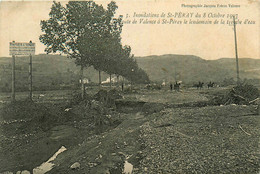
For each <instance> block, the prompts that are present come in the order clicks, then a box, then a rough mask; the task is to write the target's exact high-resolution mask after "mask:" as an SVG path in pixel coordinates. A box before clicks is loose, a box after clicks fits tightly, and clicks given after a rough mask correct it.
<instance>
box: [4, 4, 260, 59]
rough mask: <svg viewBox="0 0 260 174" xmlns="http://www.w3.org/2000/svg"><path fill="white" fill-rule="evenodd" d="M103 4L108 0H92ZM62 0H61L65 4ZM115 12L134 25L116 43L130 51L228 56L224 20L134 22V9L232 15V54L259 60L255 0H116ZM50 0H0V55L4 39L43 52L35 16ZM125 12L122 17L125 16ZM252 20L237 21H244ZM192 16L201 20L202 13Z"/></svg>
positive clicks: (40, 16)
mask: <svg viewBox="0 0 260 174" xmlns="http://www.w3.org/2000/svg"><path fill="white" fill-rule="evenodd" d="M95 2H97V3H99V4H102V5H103V6H104V7H106V4H107V3H109V2H110V1H108V0H104V1H100V0H99V1H95ZM66 3H67V2H66V1H62V4H66ZM116 3H117V5H118V10H117V14H116V15H117V16H118V15H123V18H124V21H126V20H127V19H129V20H130V21H132V20H134V19H136V20H137V24H124V26H123V32H122V43H123V44H124V45H130V46H131V48H132V53H133V54H134V55H135V56H148V55H163V54H182V55H196V56H199V57H201V58H203V59H209V60H213V59H218V58H223V57H229V58H234V57H235V49H234V30H233V28H234V27H233V25H228V24H162V19H167V20H170V19H172V20H181V21H182V22H183V20H184V18H178V17H176V16H174V17H170V18H165V17H164V18H163V17H159V18H149V17H148V18H144V19H148V20H156V21H157V20H158V19H160V22H161V23H160V24H140V19H141V18H140V17H135V18H134V17H133V15H134V13H136V14H144V13H146V14H149V13H153V14H159V15H161V14H162V13H165V14H166V16H167V14H169V13H170V14H175V13H176V12H178V13H179V12H181V13H184V14H186V13H193V16H192V18H189V17H187V18H185V19H186V20H188V21H189V20H197V18H195V17H194V16H195V14H196V13H199V14H203V13H206V14H207V15H209V13H211V14H212V15H214V14H215V15H218V14H225V17H224V18H217V17H216V18H212V17H209V16H207V17H206V18H205V19H204V20H215V19H217V20H220V19H223V20H224V21H225V22H226V21H227V20H231V19H229V18H227V15H228V14H238V19H239V20H240V21H242V24H240V25H237V26H236V29H237V30H236V31H237V43H238V56H239V57H243V58H254V59H260V25H259V22H260V1H259V0H218V1H217V0H174V1H173V0H142V1H141V0H131V1H130V0H116ZM182 4H184V5H197V4H201V5H202V6H204V4H206V5H217V4H220V5H227V6H228V4H233V5H240V7H239V8H234V7H232V8H231V7H225V8H224V7H223V8H220V7H212V8H209V7H201V8H188V7H183V6H182ZM51 5H52V1H19V0H17V1H0V57H3V56H9V42H11V41H16V42H29V41H30V40H32V41H33V42H34V43H36V54H41V53H44V48H45V46H44V45H43V44H42V43H41V42H40V41H39V36H40V35H41V34H42V32H41V28H40V21H41V20H46V19H48V18H49V16H48V14H49V12H50V7H51ZM127 15H128V16H130V17H129V18H127V19H126V16H127ZM246 19H248V20H249V21H254V22H253V23H254V24H243V23H244V22H245V20H246ZM198 20H203V19H202V17H201V18H198Z"/></svg>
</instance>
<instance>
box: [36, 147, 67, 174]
mask: <svg viewBox="0 0 260 174" xmlns="http://www.w3.org/2000/svg"><path fill="white" fill-rule="evenodd" d="M65 150H67V149H66V148H65V147H64V146H62V147H61V148H60V149H59V150H58V151H57V152H56V153H55V154H54V155H53V156H52V157H51V158H49V159H48V161H46V162H44V163H42V164H41V165H40V166H39V167H36V168H34V169H33V174H44V173H46V172H48V171H50V170H51V169H52V168H53V167H54V164H53V163H52V161H53V160H54V159H55V158H57V156H58V155H59V154H60V153H62V152H64V151H65Z"/></svg>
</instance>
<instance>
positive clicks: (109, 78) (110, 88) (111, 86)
mask: <svg viewBox="0 0 260 174" xmlns="http://www.w3.org/2000/svg"><path fill="white" fill-rule="evenodd" d="M109 79H110V89H111V87H112V82H111V74H109Z"/></svg>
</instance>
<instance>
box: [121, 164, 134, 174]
mask: <svg viewBox="0 0 260 174" xmlns="http://www.w3.org/2000/svg"><path fill="white" fill-rule="evenodd" d="M132 171H133V165H132V164H131V163H129V162H128V161H125V165H124V171H123V173H124V174H131V173H132Z"/></svg>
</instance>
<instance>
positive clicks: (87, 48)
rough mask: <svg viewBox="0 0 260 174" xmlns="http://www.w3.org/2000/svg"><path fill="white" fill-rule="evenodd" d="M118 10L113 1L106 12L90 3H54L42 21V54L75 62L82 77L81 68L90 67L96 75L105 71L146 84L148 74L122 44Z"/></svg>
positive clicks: (120, 21)
mask: <svg viewBox="0 0 260 174" xmlns="http://www.w3.org/2000/svg"><path fill="white" fill-rule="evenodd" d="M117 8H118V6H117V5H116V3H115V2H113V1H112V2H110V3H109V4H108V5H107V9H105V8H103V6H102V5H98V4H96V3H95V2H93V1H70V2H68V4H66V6H65V7H64V6H62V5H61V4H60V3H59V2H53V5H52V7H51V11H50V13H49V16H50V18H49V19H48V20H42V21H41V29H42V31H43V33H44V34H42V35H41V36H40V41H41V42H42V43H44V44H45V45H46V49H45V51H46V52H47V53H56V52H60V53H63V54H66V55H68V57H70V58H73V59H75V63H76V64H77V65H79V66H80V67H81V72H82V76H83V69H84V68H86V67H89V66H93V67H94V68H95V69H96V70H98V71H99V74H100V72H101V71H104V72H106V73H108V74H110V75H112V74H115V75H117V76H120V75H121V76H123V77H125V78H126V79H128V80H130V81H134V82H138V83H140V82H148V81H149V78H148V76H147V74H146V73H145V72H144V71H143V70H142V69H140V68H139V67H138V65H137V62H136V61H135V60H134V58H133V55H132V54H131V47H130V46H123V45H122V43H121V32H122V27H123V25H122V16H120V17H118V18H116V17H115V13H116V9H117ZM99 78H100V79H101V77H100V76H99ZM99 81H100V82H101V80H99Z"/></svg>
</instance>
